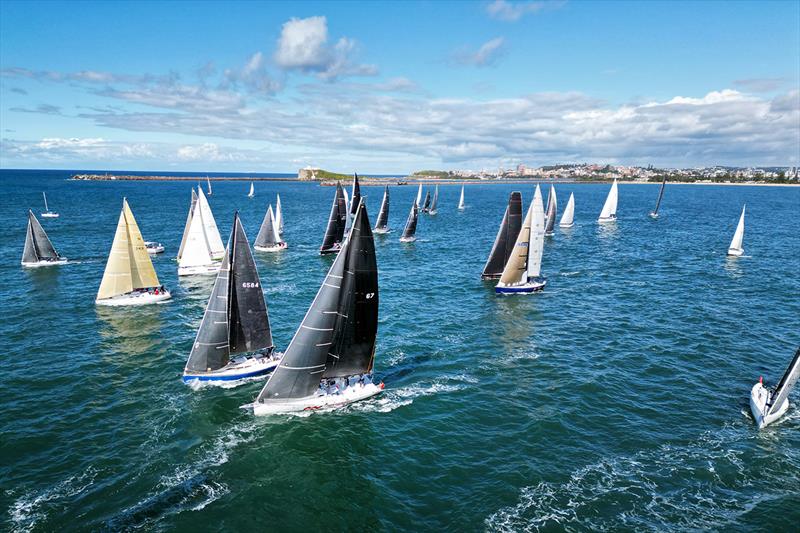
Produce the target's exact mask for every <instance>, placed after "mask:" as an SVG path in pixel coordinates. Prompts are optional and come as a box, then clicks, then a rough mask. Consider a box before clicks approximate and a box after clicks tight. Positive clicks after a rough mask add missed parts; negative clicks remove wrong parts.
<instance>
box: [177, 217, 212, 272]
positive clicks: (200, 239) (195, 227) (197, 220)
mask: <svg viewBox="0 0 800 533" xmlns="http://www.w3.org/2000/svg"><path fill="white" fill-rule="evenodd" d="M194 209H195V210H197V209H198V204H195V206H194ZM188 224H189V228H188V231H187V232H186V241H185V242H184V244H183V250H182V251H181V257H180V259H179V260H178V267H179V268H183V269H187V268H191V267H199V266H213V265H214V258H213V256H212V255H211V248H210V246H209V242H208V239H207V237H206V228H205V226H204V225H203V218H202V217H201V216H195V215H194V214H192V215H191V217H190V220H189V221H188Z"/></svg>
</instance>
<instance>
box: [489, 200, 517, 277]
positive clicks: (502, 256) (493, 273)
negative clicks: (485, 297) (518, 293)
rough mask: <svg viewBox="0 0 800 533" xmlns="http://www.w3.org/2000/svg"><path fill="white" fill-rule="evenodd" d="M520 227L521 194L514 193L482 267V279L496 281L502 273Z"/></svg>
mask: <svg viewBox="0 0 800 533" xmlns="http://www.w3.org/2000/svg"><path fill="white" fill-rule="evenodd" d="M521 226H522V194H521V193H519V192H517V191H514V192H512V193H511V195H510V196H509V198H508V206H507V207H506V211H505V213H504V214H503V221H502V222H501V223H500V229H499V230H498V231H497V236H496V237H495V239H494V244H493V245H492V251H491V252H490V253H489V259H487V260H486V265H485V266H484V267H483V274H482V275H481V278H482V279H496V278H499V277H500V275H501V274H502V273H503V269H504V268H505V266H506V262H507V261H508V257H509V256H510V255H511V250H512V248H513V246H514V243H515V242H516V240H517V235H519V230H520V228H521Z"/></svg>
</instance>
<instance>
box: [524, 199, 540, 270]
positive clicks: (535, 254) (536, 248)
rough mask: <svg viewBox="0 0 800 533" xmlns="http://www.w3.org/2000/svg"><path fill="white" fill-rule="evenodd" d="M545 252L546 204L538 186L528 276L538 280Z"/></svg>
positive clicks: (529, 250) (532, 221)
mask: <svg viewBox="0 0 800 533" xmlns="http://www.w3.org/2000/svg"><path fill="white" fill-rule="evenodd" d="M543 251H544V204H543V203H542V191H541V190H540V189H539V185H538V184H537V185H536V192H535V193H534V194H533V216H532V218H531V241H530V245H529V246H528V271H527V276H528V279H530V278H538V277H539V275H540V274H541V273H542V252H543Z"/></svg>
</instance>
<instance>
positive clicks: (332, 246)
mask: <svg viewBox="0 0 800 533" xmlns="http://www.w3.org/2000/svg"><path fill="white" fill-rule="evenodd" d="M345 224H347V202H345V200H344V191H343V190H342V185H341V184H340V183H337V184H336V194H335V195H334V197H333V205H332V206H331V214H330V217H329V218H328V227H327V228H326V229H325V238H324V239H323V241H322V246H320V248H319V253H320V254H323V255H324V254H332V253H336V252H338V251H339V248H340V246H341V243H342V239H343V238H344V227H345Z"/></svg>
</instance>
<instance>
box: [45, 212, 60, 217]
mask: <svg viewBox="0 0 800 533" xmlns="http://www.w3.org/2000/svg"><path fill="white" fill-rule="evenodd" d="M41 215H42V218H58V213H51V212H50V211H48V212H47V213H42V214H41Z"/></svg>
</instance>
